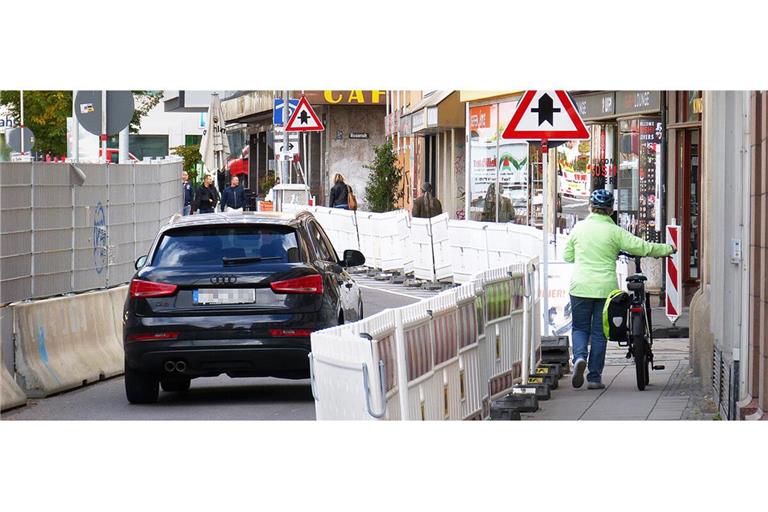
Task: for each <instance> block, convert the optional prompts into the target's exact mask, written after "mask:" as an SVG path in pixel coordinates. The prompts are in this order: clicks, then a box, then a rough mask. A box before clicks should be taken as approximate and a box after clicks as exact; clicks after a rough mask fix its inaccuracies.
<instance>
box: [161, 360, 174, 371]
mask: <svg viewBox="0 0 768 512" xmlns="http://www.w3.org/2000/svg"><path fill="white" fill-rule="evenodd" d="M176 364H177V363H175V362H173V361H166V362H165V364H164V365H163V368H165V371H167V372H168V373H171V372H174V371H176Z"/></svg>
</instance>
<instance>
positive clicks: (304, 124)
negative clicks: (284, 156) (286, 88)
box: [285, 96, 325, 132]
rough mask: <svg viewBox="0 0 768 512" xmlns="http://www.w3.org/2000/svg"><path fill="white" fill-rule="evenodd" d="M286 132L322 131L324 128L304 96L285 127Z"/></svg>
mask: <svg viewBox="0 0 768 512" xmlns="http://www.w3.org/2000/svg"><path fill="white" fill-rule="evenodd" d="M285 130H286V131H288V132H322V131H323V130H325V127H324V126H323V123H322V122H321V121H320V118H319V117H317V114H315V111H314V109H313V108H312V106H311V105H310V104H309V102H308V101H307V98H305V97H304V96H302V97H301V100H299V104H298V105H297V106H296V110H294V111H293V115H292V116H291V118H290V119H289V120H288V124H287V125H286V127H285Z"/></svg>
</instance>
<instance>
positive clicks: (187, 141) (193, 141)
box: [184, 135, 203, 146]
mask: <svg viewBox="0 0 768 512" xmlns="http://www.w3.org/2000/svg"><path fill="white" fill-rule="evenodd" d="M202 140H203V136H202V135H185V136H184V145H185V146H199V145H200V142H201V141H202Z"/></svg>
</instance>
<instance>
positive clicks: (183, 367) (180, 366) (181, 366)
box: [176, 361, 187, 373]
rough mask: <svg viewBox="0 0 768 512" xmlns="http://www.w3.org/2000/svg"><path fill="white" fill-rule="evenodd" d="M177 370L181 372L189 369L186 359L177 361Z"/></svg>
mask: <svg viewBox="0 0 768 512" xmlns="http://www.w3.org/2000/svg"><path fill="white" fill-rule="evenodd" d="M176 371H177V372H179V373H184V372H185V371H187V363H185V362H184V361H177V362H176Z"/></svg>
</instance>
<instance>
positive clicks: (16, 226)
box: [0, 162, 182, 303]
mask: <svg viewBox="0 0 768 512" xmlns="http://www.w3.org/2000/svg"><path fill="white" fill-rule="evenodd" d="M77 169H79V170H80V171H81V172H79V171H78V170H76V169H75V168H74V167H72V166H71V165H70V164H52V163H2V164H0V235H2V244H1V247H0V303H9V302H13V301H19V300H25V299H31V298H43V297H51V296H54V295H60V294H63V293H68V292H80V291H85V290H92V289H98V288H107V287H110V286H115V285H117V284H120V283H125V282H127V281H128V280H129V279H130V278H131V276H132V275H133V272H134V266H133V263H134V261H135V259H136V258H137V257H138V256H141V255H142V254H144V253H145V252H146V251H147V250H148V249H149V246H150V244H151V243H152V240H153V239H154V237H155V234H156V233H157V230H158V228H159V227H160V226H161V225H162V224H164V223H165V222H166V221H167V220H168V219H169V218H170V217H171V216H172V215H173V214H174V213H176V212H178V211H180V210H181V201H182V188H181V180H180V176H181V170H182V163H181V162H172V163H158V164H139V165H112V164H110V165H99V164H78V165H77ZM83 174H84V176H83Z"/></svg>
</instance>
